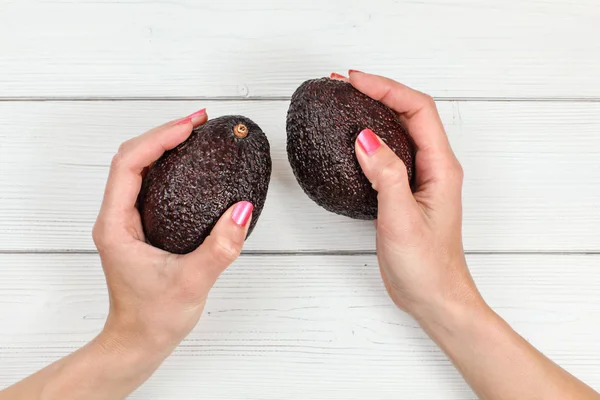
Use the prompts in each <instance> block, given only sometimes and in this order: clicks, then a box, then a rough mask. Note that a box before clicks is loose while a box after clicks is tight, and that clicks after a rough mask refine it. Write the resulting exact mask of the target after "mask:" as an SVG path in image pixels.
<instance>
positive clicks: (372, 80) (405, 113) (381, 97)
mask: <svg viewBox="0 0 600 400" xmlns="http://www.w3.org/2000/svg"><path fill="white" fill-rule="evenodd" d="M350 83H351V84H352V85H353V86H354V87H355V88H356V89H358V90H360V91H361V92H363V93H364V94H366V95H367V96H369V97H371V98H373V99H375V100H378V101H381V102H382V103H383V104H385V105H386V106H388V107H389V108H391V109H392V110H394V111H396V112H397V113H398V114H399V115H400V118H401V120H402V122H403V123H404V125H405V127H406V129H407V130H408V133H409V134H410V136H411V138H412V139H413V141H414V142H415V145H416V147H417V150H419V151H424V152H427V153H429V154H432V155H433V154H436V155H437V156H439V157H443V156H448V155H453V153H452V150H451V148H450V144H449V142H448V137H447V136H446V132H445V130H444V125H443V124H442V121H441V119H440V116H439V114H438V112H437V108H436V106H435V102H434V101H433V99H432V98H431V97H430V96H428V95H426V94H424V93H421V92H418V91H416V90H414V89H411V88H409V87H408V86H405V85H403V84H401V83H398V82H396V81H393V80H391V79H388V78H384V77H382V76H377V75H371V74H366V73H364V72H358V71H351V73H350Z"/></svg>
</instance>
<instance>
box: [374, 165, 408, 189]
mask: <svg viewBox="0 0 600 400" xmlns="http://www.w3.org/2000/svg"><path fill="white" fill-rule="evenodd" d="M407 174H408V173H407V171H406V166H405V165H404V163H403V162H402V161H400V159H391V160H389V161H388V162H386V163H384V164H383V165H382V166H381V168H380V169H379V173H378V179H377V181H378V183H380V184H383V185H390V184H393V183H397V182H401V181H402V179H407Z"/></svg>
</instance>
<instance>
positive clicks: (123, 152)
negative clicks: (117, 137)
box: [110, 140, 131, 169]
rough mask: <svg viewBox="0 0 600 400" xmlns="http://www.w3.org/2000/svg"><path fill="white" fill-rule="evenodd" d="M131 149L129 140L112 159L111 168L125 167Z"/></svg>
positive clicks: (122, 144)
mask: <svg viewBox="0 0 600 400" xmlns="http://www.w3.org/2000/svg"><path fill="white" fill-rule="evenodd" d="M130 147H131V145H130V141H129V140H128V141H126V142H123V143H121V145H120V146H119V149H118V150H117V153H116V154H115V155H114V156H113V158H112V161H111V163H110V166H111V168H113V169H117V168H120V167H121V166H122V165H123V163H124V162H125V159H126V158H127V154H128V152H129V148H130Z"/></svg>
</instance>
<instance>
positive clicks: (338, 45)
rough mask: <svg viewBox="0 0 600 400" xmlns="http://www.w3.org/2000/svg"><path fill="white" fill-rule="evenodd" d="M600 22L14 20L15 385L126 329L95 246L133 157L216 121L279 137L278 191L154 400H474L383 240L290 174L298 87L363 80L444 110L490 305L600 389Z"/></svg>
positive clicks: (183, 2)
mask: <svg viewBox="0 0 600 400" xmlns="http://www.w3.org/2000/svg"><path fill="white" fill-rule="evenodd" d="M599 21H600V3H599V2H598V1H597V0H579V1H577V2H573V1H571V0H536V1H527V2H525V1H521V0H502V1H499V0H498V1H486V2H482V1H478V0H449V1H440V0H420V1H409V0H376V1H361V0H350V1H348V0H347V1H341V0H340V1H333V0H303V1H282V0H254V1H245V0H213V1H197V0H167V1H151V0H93V1H92V0H37V1H33V0H0V172H1V173H0V387H3V386H5V385H8V384H10V383H12V382H13V381H15V380H18V379H20V378H22V377H24V376H26V375H28V374H30V373H31V372H33V371H35V370H37V369H39V368H40V367H42V366H44V365H46V364H47V363H49V362H51V361H53V360H55V359H57V358H58V357H60V356H63V355H65V354H67V353H69V352H71V351H72V350H74V349H76V348H78V347H79V346H81V345H82V344H84V343H85V342H86V341H87V340H89V339H90V338H92V337H93V336H94V335H95V334H96V333H97V332H98V331H99V329H100V328H101V327H102V325H103V322H104V318H105V317H106V311H107V296H106V287H105V283H104V278H103V275H102V272H101V269H100V266H99V260H98V255H97V254H96V252H95V249H94V246H93V243H92V240H91V236H90V230H91V226H92V224H93V221H94V219H95V216H96V213H97V210H98V207H99V204H100V201H101V194H102V191H103V186H104V182H105V179H106V176H107V167H108V164H109V161H110V158H111V156H112V154H113V153H114V152H115V151H116V149H117V147H118V144H119V143H120V142H122V141H123V140H125V139H127V138H129V137H131V136H134V135H137V134H139V133H141V132H143V131H145V130H146V129H148V128H150V127H153V126H155V125H157V124H159V123H161V122H163V121H165V120H167V119H172V118H177V117H180V116H184V115H186V114H188V113H190V112H193V111H195V110H197V109H199V108H202V107H207V108H208V111H209V113H210V115H212V116H219V115H224V114H243V115H246V116H248V117H250V118H252V119H254V120H255V121H256V122H257V123H259V124H260V125H261V126H262V127H263V129H264V131H265V132H266V133H267V134H268V136H269V139H270V141H271V145H272V156H273V160H274V173H273V176H272V183H271V190H270V193H269V197H268V201H267V204H266V208H265V211H264V213H263V216H262V218H261V220H260V221H259V224H258V227H257V229H256V231H255V233H254V234H253V235H252V237H251V239H250V240H249V241H248V242H247V246H246V248H245V253H244V255H243V256H242V257H241V258H240V259H239V260H238V261H237V262H236V263H235V264H234V265H233V266H232V267H231V268H230V269H229V270H228V271H227V272H226V273H225V275H224V276H223V277H222V278H221V279H220V280H219V282H218V284H217V286H216V287H215V289H214V290H213V291H212V292H211V296H210V300H209V303H208V306H207V309H206V312H205V315H204V317H203V319H202V320H201V323H200V324H199V326H198V327H197V328H196V329H195V330H194V332H193V333H192V334H191V335H190V337H189V338H188V339H187V340H186V341H184V342H183V343H182V345H181V346H180V347H179V348H178V349H177V350H176V352H175V353H174V354H173V356H172V357H170V358H169V359H168V360H167V362H166V363H165V364H164V365H163V367H162V368H161V369H160V370H159V371H158V372H157V373H156V375H155V376H154V377H153V378H151V379H150V380H149V381H148V382H147V383H146V384H145V385H144V386H142V387H141V388H140V389H139V390H138V391H137V392H136V393H135V394H134V395H132V398H133V399H257V400H258V399H261V400H263V399H265V400H266V399H272V400H276V399H277V400H279V399H473V398H475V396H474V394H473V393H472V392H471V391H470V389H469V388H468V386H467V385H466V384H465V383H464V382H463V381H462V379H461V377H460V376H459V374H458V373H457V372H456V371H455V370H454V369H453V367H452V366H451V364H450V363H449V362H448V361H447V360H446V358H445V357H444V355H443V354H442V353H441V352H440V351H439V350H438V349H437V348H436V346H435V345H434V344H433V343H432V342H431V341H430V340H429V339H428V338H427V337H426V336H425V335H424V334H423V332H422V331H421V330H420V329H419V328H418V326H417V324H416V323H415V322H414V321H412V320H411V319H410V318H409V317H407V316H405V315H403V314H402V313H400V312H399V311H397V310H396V309H395V308H394V306H393V305H392V303H391V301H390V300H389V299H388V298H387V296H386V294H385V293H384V290H383V287H382V284H381V282H380V279H379V275H378V270H377V265H376V258H375V255H374V240H373V228H372V226H371V225H370V224H369V223H364V222H357V221H353V220H349V219H346V218H343V217H338V216H335V215H332V214H329V213H327V212H325V211H324V210H322V209H320V208H319V207H318V206H316V205H315V204H313V203H312V202H311V201H310V200H309V199H308V198H307V197H306V196H305V195H304V194H303V193H302V192H301V190H300V188H299V186H298V185H297V183H296V182H295V180H294V178H293V175H292V173H291V169H290V167H289V165H288V163H287V158H286V155H285V113H286V110H287V106H288V102H289V97H290V95H291V93H292V92H293V90H294V89H295V88H296V87H297V86H298V85H299V84H300V83H301V82H302V81H303V80H305V79H308V78H313V77H318V76H324V75H328V74H329V73H330V72H332V71H337V72H342V73H344V72H345V71H346V70H347V69H348V68H355V69H360V70H364V71H370V72H376V73H380V74H384V75H387V76H390V77H392V78H395V79H397V80H400V81H402V82H404V83H406V84H408V85H411V86H414V87H416V88H419V89H421V90H423V91H426V92H428V93H430V94H431V95H433V96H434V97H435V98H436V99H438V100H439V101H438V106H439V110H440V112H441V114H442V118H443V120H444V123H445V125H446V128H447V131H448V134H449V136H450V139H451V142H452V145H453V147H454V149H455V151H456V153H457V154H458V156H459V158H460V160H461V162H462V164H463V166H464V169H465V175H466V178H465V189H464V208H465V218H464V231H465V232H464V235H465V247H466V251H467V253H468V261H469V264H470V267H471V269H472V272H473V275H474V277H475V280H476V281H477V284H478V285H479V287H480V288H481V291H482V292H483V294H484V296H485V298H486V299H487V300H488V302H489V303H490V304H491V305H492V306H493V307H494V308H495V309H496V310H497V311H498V312H499V313H500V314H501V315H502V316H503V317H504V318H505V319H507V320H508V321H509V322H510V323H511V324H512V325H513V326H514V327H515V328H516V329H517V330H518V331H519V332H520V333H521V334H522V335H523V336H524V337H526V338H527V339H528V340H530V341H531V342H532V343H533V344H534V345H535V346H537V347H538V348H540V349H541V350H542V351H543V352H545V353H546V354H547V355H548V356H550V357H551V358H552V359H553V360H555V361H556V362H558V363H559V364H561V365H562V366H563V367H565V368H566V369H568V370H569V371H570V372H572V373H574V374H575V375H577V376H578V377H580V378H581V379H583V380H585V381H586V382H587V383H589V384H591V385H592V386H593V387H595V388H596V389H600V332H599V330H600V40H599V39H600V23H599ZM284 207H285V209H286V210H290V209H291V210H293V212H294V214H293V215H289V214H287V213H285V212H284V211H285V210H284Z"/></svg>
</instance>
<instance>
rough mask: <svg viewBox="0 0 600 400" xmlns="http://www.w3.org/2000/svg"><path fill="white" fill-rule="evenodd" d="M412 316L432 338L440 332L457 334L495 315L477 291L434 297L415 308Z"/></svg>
mask: <svg viewBox="0 0 600 400" xmlns="http://www.w3.org/2000/svg"><path fill="white" fill-rule="evenodd" d="M411 314H412V316H413V317H414V318H415V319H416V320H417V322H418V323H419V325H421V327H422V328H423V329H424V330H425V331H426V332H427V333H428V334H429V335H430V336H434V335H436V333H438V331H442V332H444V333H445V334H453V333H457V332H460V331H461V330H463V329H464V328H465V327H466V326H467V325H468V324H469V323H471V322H472V321H473V320H481V319H487V318H489V317H491V316H493V315H495V313H494V311H493V310H492V309H491V308H490V307H489V306H488V305H487V303H486V302H485V300H484V299H483V297H481V295H480V294H479V292H478V291H477V290H476V289H473V290H468V291H463V295H461V296H446V297H445V296H434V298H432V299H431V300H430V301H428V302H426V303H421V304H420V305H419V306H417V307H415V308H414V309H413V310H412V312H411Z"/></svg>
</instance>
